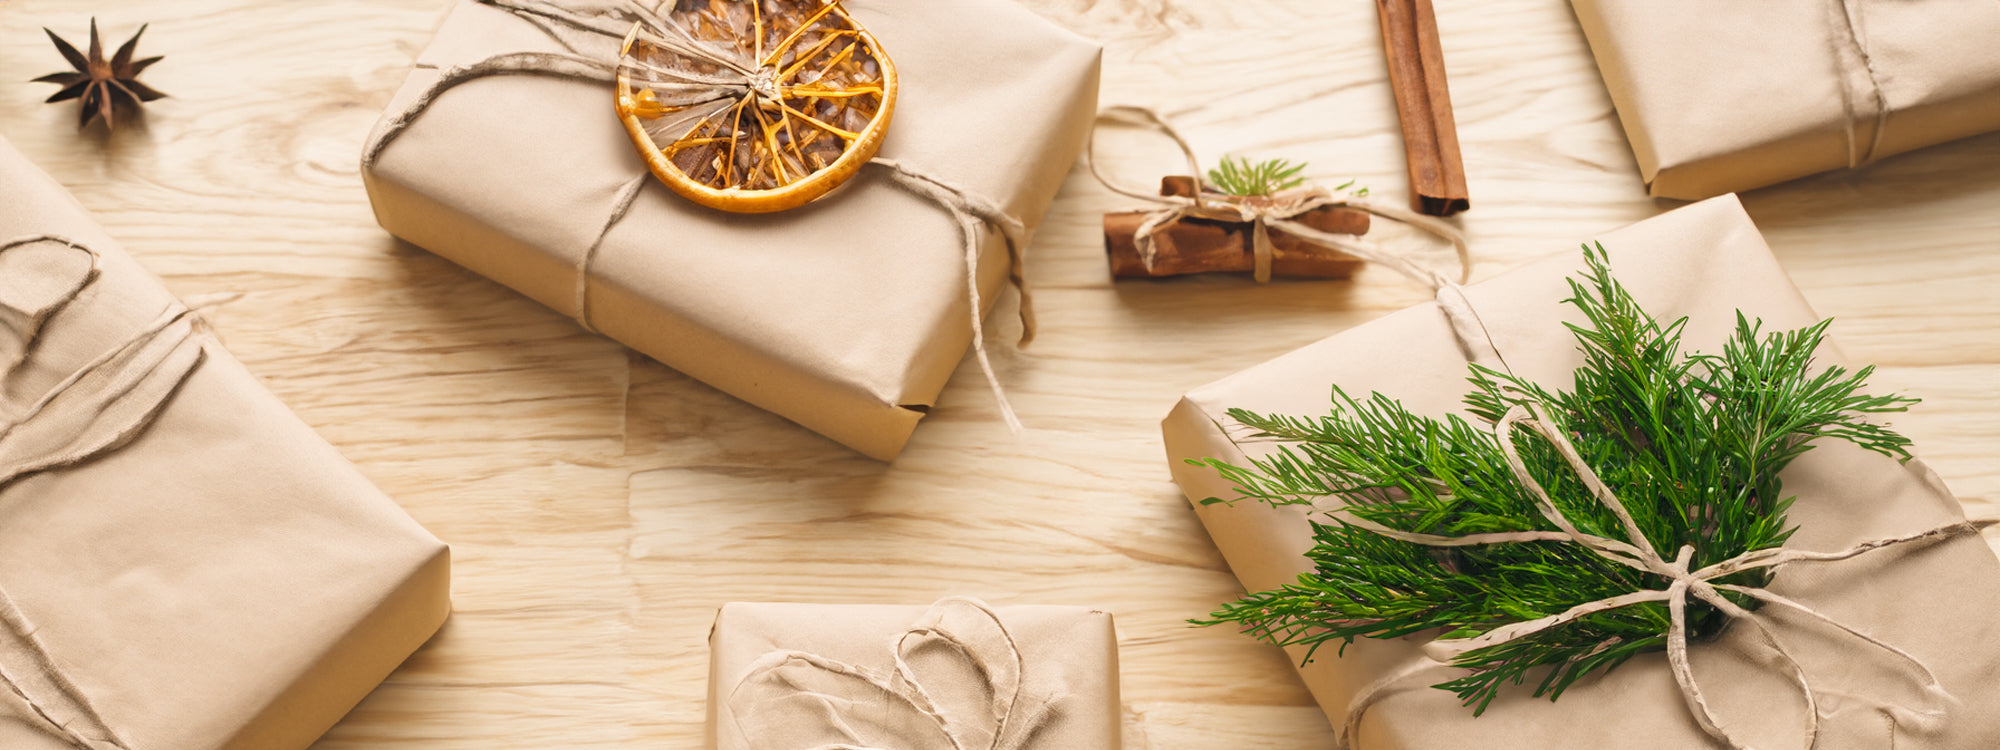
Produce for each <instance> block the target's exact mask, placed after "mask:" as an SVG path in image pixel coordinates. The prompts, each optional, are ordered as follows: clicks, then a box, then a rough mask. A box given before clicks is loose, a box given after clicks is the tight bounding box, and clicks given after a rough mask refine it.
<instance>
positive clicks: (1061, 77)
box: [364, 0, 1098, 460]
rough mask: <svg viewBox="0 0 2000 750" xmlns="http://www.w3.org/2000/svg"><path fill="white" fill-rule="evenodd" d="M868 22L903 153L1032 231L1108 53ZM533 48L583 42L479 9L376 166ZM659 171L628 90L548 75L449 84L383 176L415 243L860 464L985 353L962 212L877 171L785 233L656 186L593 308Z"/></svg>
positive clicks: (989, 259) (1023, 24)
mask: <svg viewBox="0 0 2000 750" xmlns="http://www.w3.org/2000/svg"><path fill="white" fill-rule="evenodd" d="M845 7H846V8H847V9H848V10H849V12H850V13H852V14H853V15H854V17H855V18H856V19H858V20H859V21H860V22H861V23H863V24H864V25H866V26H867V27H868V28H869V29H870V30H871V31H872V32H873V33H874V34H875V36H876V37H877V38H878V39H879V40H880V41H881V43H882V47H883V49H884V50H885V51H886V52H887V54H888V55H889V57H890V58H891V59H892V60H894V61H895V64H896V67H897V69H898V70H899V72H900V78H901V94H900V95H899V98H898V100H897V104H896V110H895V115H894V119H893V120H892V121H891V124H890V126H889V130H888V136H887V141H886V143H885V144H884V146H883V147H882V151H881V153H880V155H881V156H882V157H886V158H891V159H894V160H896V161H898V162H900V163H902V164H904V165H907V166H909V167H911V168H913V169H916V170H919V171H921V172H923V173H925V174H927V175H931V176H935V177H938V178H941V179H943V180H945V181H947V182H950V183H953V184H955V185H957V186H959V187H961V188H964V189H966V190H968V191H970V192H971V193H973V194H976V195H979V196H983V197H984V198H986V199H989V200H991V201H994V202H996V203H997V204H998V205H1000V206H1001V207H1003V208H1004V209H1005V210H1006V212H1007V213H1008V214H1010V215H1012V216H1014V217H1016V218H1018V219H1020V220H1022V221H1023V222H1024V223H1025V225H1026V226H1027V227H1028V228H1030V229H1032V228H1033V227H1034V226H1035V225H1036V224H1037V223H1038V222H1039V221H1040V220H1041V217H1042V214H1043V212H1044V211H1045V210H1046V209H1047V207H1048V205H1049V202H1050V201H1051V200H1052V199H1053V198H1054V197H1055V194H1056V190H1057V188H1058V187H1059V186H1060V185H1061V184H1062V181H1063V177H1064V175H1065V174H1066V173H1067V172H1068V171H1069V168H1070V165H1071V163H1072V162H1074V161H1075V159H1076V155H1077V154H1078V153H1079V152H1080V151H1081V149H1082V146H1083V138H1084V134H1085V132H1086V131H1087V129H1088V128H1089V125H1090V122H1091V118H1092V117H1093V116H1094V115H1095V110H1096V100H1097V77H1098V48H1097V47H1096V45H1094V44H1091V43H1089V42H1087V41H1085V40H1083V39H1081V38H1078V37H1077V36H1075V35H1074V34H1071V33H1070V32H1068V31H1065V30H1063V29H1059V28H1056V27H1055V26H1053V25H1051V24H1049V23H1048V22H1047V21H1044V20H1043V19H1041V18H1039V17H1037V16H1036V15H1035V14H1033V13H1031V12H1029V11H1028V10H1026V9H1024V8H1022V7H1020V6H1019V5H1018V4H1017V3H1016V2H1014V0H925V1H924V2H908V1H907V0H846V2H845ZM618 41H619V40H617V39H606V38H602V37H598V38H591V39H585V40H583V41H582V42H580V43H581V44H583V45H584V46H582V47H581V48H580V52H581V53H583V54H584V55H585V56H587V57H590V58H592V59H605V60H610V61H616V59H617V44H618ZM573 43H577V42H573ZM526 51H539V52H556V53H561V52H564V47H563V46H562V45H561V44H560V43H558V41H557V40H556V39H554V38H552V36H551V35H549V34H547V33H544V32H543V31H542V30H541V29H539V28H538V27H537V26H536V25H535V24H532V23H529V22H528V21H526V20H524V19H523V18H522V17H520V16H516V15H514V14H512V13H510V12H508V11H506V10H502V9H500V8H496V7H492V6H490V5H484V4H481V3H478V2H473V1H472V0H464V1H462V2H460V3H459V4H458V5H457V6H456V7H455V8H454V9H453V10H452V11H451V14H450V16H449V17H448V18H447V19H446V20H445V22H444V25H443V27H442V28H440V29H439V30H438V33H437V37H436V38H435V40H434V41H432V43H431V45H430V47H429V48H427V49H426V50H425V51H424V52H423V54H422V55H421V56H420V57H419V58H418V60H417V67H416V69H415V70H414V71H412V72H411V74H410V76H409V79H408V80H407V81H406V82H405V83H404V85H403V87H402V89H401V90H400V91H399V92H397V94H396V96H395V98H394V99H393V100H392V102H391V104H390V105H389V108H388V113H387V115H386V116H385V117H384V119H383V123H384V125H383V126H382V127H378V128H377V131H376V134H375V136H374V137H371V139H370V141H371V146H370V148H371V149H373V148H374V146H373V142H374V141H376V140H379V139H380V137H381V135H382V133H383V127H386V126H387V125H388V123H390V122H392V121H394V120H396V119H398V118H402V117H407V116H409V115H410V114H411V109H412V105H413V104H414V103H416V102H417V100H418V98H419V97H420V96H421V95H422V93H423V92H424V91H425V90H426V89H427V88H428V87H429V86H430V85H431V84H432V82H433V81H435V80H437V79H438V78H439V76H440V69H445V70H449V69H451V68H453V67H454V66H467V65H471V64H474V63H477V62H479V61H481V60H485V59H487V58H490V57H492V56H494V55H496V54H502V53H512V52H526ZM645 174H647V171H646V167H645V164H644V163H643V162H642V161H641V160H640V157H639V154H638V152H637V151H636V150H635V149H634V148H633V146H632V142H631V139H630V137H629V136H627V134H626V132H625V130H624V129H623V128H622V126H621V125H620V124H619V122H618V120H617V118H616V116H615V113H614V111H613V107H612V86H611V85H610V84H608V83H598V82H596V81H587V80H566V79H558V78H551V77H548V76H538V75H499V76H492V77H487V78H482V79H479V80H475V81H471V82H468V83H465V84H463V85H459V86H457V87H456V88H453V89H450V90H449V91H447V92H445V93H444V94H443V95H441V96H439V97H437V98H436V100H435V101H434V102H433V103H432V104H431V105H430V106H429V108H428V109H427V110H426V111H423V112H422V113H421V116H419V117H418V118H417V119H416V120H415V121H414V123H413V124H412V125H410V126H409V128H408V129H407V130H405V131H403V132H402V133H401V134H400V135H399V136H397V137H396V139H395V140H393V141H391V142H389V144H388V146H387V147H386V148H384V149H383V150H382V151H381V152H380V155H379V156H378V157H376V158H375V160H374V161H373V163H372V164H367V163H365V164H364V177H365V179H366V182H367V185H368V191H369V195H370V197H371V199H372V200H373V201H374V205H375V214H376V218H377V219H378V220H379V221H380V222H381V224H382V226H383V227H385V228H387V229H388V230H389V231H390V232H391V233H393V234H395V235H396V236H398V237H402V238H403V239H406V240H409V241H410V242H412V243H414V244H416V245H419V246H421V247H424V248H426V249H429V250H431V251H432V252H435V253H437V254H439V255H442V256H444V257H446V258H449V259H451V260H452V261H454V262H457V263H459V264H460V265H463V266H465V267H466V268H469V269H471V270H473V271H475V272H478V273H480V274H482V275H484V276H487V277H489V278H491V279H493V280H495V281H498V282H500V283H502V284H505V285H507V286H509V287H512V288H514V289H516V290H518V291H520V292H522V293H523V294H526V295H528V296H529V297H533V298H534V299H536V300H538V301H540V302H542V303H543V304H546V305H548V306H550V307H553V308H555V309H556V310H559V311H562V312H564V313H568V314H570V315H572V316H573V317H579V319H583V320H586V321H587V322H588V323H589V324H590V325H592V326H594V327H595V328H596V329H597V330H599V331H601V332H603V333H604V334H605V335H607V336H610V337H611V338H614V339H617V340H619V341H621V342H624V343H625V344H627V345H629V346H631V347H632V348H634V349H637V350H639V351H640V352H643V353H645V354H646V355H648V356H651V357H653V358H654V359H657V360H659V361H660V362H662V363H665V364H666V365H667V366H669V367H673V368H674V369H677V370H680V371H682V372H685V373H687V374H689V375H692V376H694V377H695V378H697V379H699V380H701V381H703V382H706V383H708V384H710V385H713V386H715V387H717V388H720V389H722V390H723V391H727V392H728V393H730V394H732V395H735V396H737V397H739V398H742V399H743V400H745V401H748V402H750V403H752V404H756V405H757V406H760V407H762V408H765V409H769V410H771V411H773V412H776V413H777V414H779V415H781V416H783V417H785V418H787V419H790V420H792V421H794V422H797V423H799V424H801V425H804V426H806V427H808V428H810V429H812V430H814V431H816V432H819V433H821V434H824V435H826V436H828V437H831V438H833V439H834V440H837V441H839V442H841V443H844V444H846V445H848V446H851V447H853V448H854V449H855V450H858V451H860V452H862V453H865V454H867V455H869V456H873V457H875V458H878V459H883V460H887V459H890V458H893V457H895V455H896V454H897V453H898V452H899V451H901V450H902V447H903V445H904V443H905V441H907V440H908V439H909V436H910V433H911V431H912V430H914V429H915V428H916V424H917V421H918V420H920V419H922V418H923V416H924V414H925V413H926V412H927V410H928V409H929V408H930V406H931V405H932V404H933V403H934V402H935V401H936V398H937V395H938V392H939V391H940V390H942V389H943V387H944V383H945V380H946V379H947V378H948V377H949V376H950V375H951V372H952V370H953V369H955V368H956V367H957V365H958V363H959V360H960V359H961V357H963V355H964V354H965V351H966V346H967V345H968V343H969V342H970V341H971V336H972V331H971V322H970V308H969V302H968V295H967V291H968V290H967V288H966V283H967V282H966V275H967V274H966V261H965V251H964V249H963V247H964V244H963V240H962V239H961V238H962V235H961V234H960V229H959V225H958V223H957V221H956V220H955V219H954V218H953V216H952V215H951V214H950V213H947V212H946V211H945V210H944V209H943V208H941V207H940V206H939V205H938V204H937V203H934V202H932V201H931V200H930V199H927V198H925V197H922V196H919V195H917V194H915V193H912V192H910V191H909V190H908V189H906V188H903V187H900V186H898V185H897V184H895V183H894V182H893V181H892V180H891V179H890V178H889V177H888V175H887V173H886V171H885V170H883V169H881V168H880V167H878V166H868V167H865V168H864V169H863V170H862V172H861V173H860V174H859V175H858V176H857V177H855V178H854V180H853V181H851V182H850V183H848V184H847V185H845V186H843V187H841V188H840V189H838V190H836V191H835V192H834V193H832V194H830V195H828V196H826V197H825V198H822V199H820V200H819V201H816V202H814V203H811V204H808V205H806V206H805V207H802V208H799V209H794V210H791V211H786V212H782V213H777V214H763V215H737V214H728V213H723V212H719V211H715V210H712V209H708V208H704V207H702V206H699V205H695V204H694V203H691V202H689V201H686V200H683V199H682V198H680V197H678V196H676V195H674V194H672V193H671V192H669V191H668V190H667V189H666V187H665V186H664V185H662V184H659V183H657V182H656V181H652V180H647V181H646V182H645V184H644V187H643V188H642V191H643V192H642V193H641V194H640V195H639V196H638V199H637V202H636V203H635V204H633V205H632V207H631V210H630V212H629V213H627V214H626V215H625V216H624V217H623V218H622V219H620V220H618V221H617V222H615V223H614V224H612V226H611V228H610V230H609V232H608V233H606V234H604V236H603V238H602V244H601V245H600V246H599V248H598V250H597V251H596V253H595V255H594V256H592V258H591V260H590V261H589V262H588V264H587V265H588V267H589V269H590V271H589V285H588V292H587V294H588V297H587V299H586V300H584V301H583V303H582V304H581V305H580V304H579V294H578V289H577V275H578V270H577V269H578V267H579V264H580V263H582V261H583V258H584V254H585V253H586V252H588V250H589V248H591V246H592V244H593V242H594V241H596V240H597V238H598V235H599V233H600V232H604V227H605V225H606V220H607V218H609V216H610V214H611V213H612V210H613V205H614V203H615V202H616V200H617V198H618V197H620V192H621V189H622V188H623V187H624V186H625V185H627V184H628V183H630V182H631V181H632V180H633V179H634V178H635V177H639V176H642V175H645ZM982 234H983V235H984V239H983V240H982V242H983V248H982V253H983V254H982V256H981V261H980V271H979V274H978V276H979V292H980V299H981V300H982V301H983V303H989V304H990V303H991V301H992V300H993V299H994V298H995V297H996V296H997V295H998V293H999V292H1000V290H1001V288H1002V285H1003V283H1004V281H1005V279H1006V277H1007V275H1008V271H1009V263H1008V256H1007V252H1006V248H1005V245H1004V243H1003V242H1002V241H1001V239H1000V238H999V237H998V236H997V235H996V233H995V232H993V231H991V228H990V227H988V228H985V229H984V230H983V231H982ZM580 307H582V308H583V309H581V310H580V309H579V308H580ZM580 312H581V313H584V314H582V315H579V313H580Z"/></svg>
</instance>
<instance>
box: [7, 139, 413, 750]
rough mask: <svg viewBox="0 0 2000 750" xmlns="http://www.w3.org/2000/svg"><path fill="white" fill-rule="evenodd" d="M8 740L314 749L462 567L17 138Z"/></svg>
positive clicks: (43, 746) (54, 748)
mask: <svg viewBox="0 0 2000 750" xmlns="http://www.w3.org/2000/svg"><path fill="white" fill-rule="evenodd" d="M0 194H4V195H6V196H7V200H5V201H0V248H4V249H0V378H4V379H3V380H0V623H4V626H0V682H4V683H5V686H6V688H7V689H5V690H0V747H6V748H9V749H10V750H74V748H79V747H81V748H90V749H91V750H189V749H192V748H201V749H211V748H217V749H228V750H298V749H301V748H305V747H306V746H308V745H310V744H312V743H313V742H314V741H315V740H317V739H318V738H319V736H320V735H321V734H323V733H325V732H326V730H327V729H328V728H329V727H331V726H332V725H333V724H334V722H336V721H338V720H339V719H340V717H341V716H343V715H345V714H346V713H347V712H348V710H349V709H351V708H353V707H354V705H355V704H356V703H357V702H359V701H360V700H361V699H362V698H363V697H364V696H366V695H367V694H368V692H369V691H370V690H373V689H374V688H375V686H376V685H377V684H378V683H380V682H381V681H382V680H383V678H385V677H387V676H388V675H389V673H390V671H391V670H394V669H395V668H396V667H397V665H399V664H401V663H402V662H403V660H404V659H405V658H406V657H408V656H409V655H410V653H411V652H413V651H415V650H416V649H417V647H418V646H421V645H422V644H423V643H424V642H425V641H426V640H428V639H429V638H430V637H431V635H432V634H433V633H434V632H436V631H437V629H438V627H439V626H440V625H441V624H442V623H443V622H444V620H445V617H446V616H447V614H448V613H449V612H450V610H451V602H450V597H449V589H450V556H449V553H448V550H447V549H446V548H445V546H444V545H443V544H441V543H439V542H438V540H437V539H436V538H435V537H432V536H431V535H430V534H429V533H427V532H425V531H424V529H423V528H421V527H419V526H418V525H417V524H416V522H415V521H412V520H411V519H410V517H409V516H408V515H407V514H405V513H404V512H403V510H402V508H400V507H397V505H396V504H395V503H394V502H392V501H391V500H390V499H389V498H387V497H385V496H383V494H382V493H381V491H379V490H377V489H376V488H375V487H374V486H372V485H370V484H369V483H368V481H367V480H366V479H364V478H363V477H362V476H361V474H360V473H359V472H358V471H356V470H355V468H354V466H353V465H351V464H349V463H348V462H347V461H346V460H344V459H342V458H341V457H340V455H339V454H337V453H335V452H334V450H333V448H332V447H331V446H328V445H327V444H326V442H325V441H323V440H321V439H320V438H319V436H317V435H315V434H313V432H312V430H311V429H309V428H307V427H306V425H305V424H303V423H301V422H300V421H299V419H298V418H297V417H295V416H293V415H292V413H291V412H290V411H289V410H287V409H286V408H285V406H284V405H283V404H281V403H279V402H278V401H277V399H275V398H273V397H272V396H271V394H270V393H269V392H268V391H266V390H265V389H264V388H263V386H261V385H259V384H258V383H257V381H256V379H255V378H253V377H252V376H251V375H250V373H249V372H247V371H245V370H244V369H243V366H242V365H241V364H239V363H238V362H237V361H236V360H235V359H233V358H232V357H230V356H229V353H228V352H226V351H224V350H223V349H222V347H221V346H219V345H217V344H216V343H215V342H214V341H213V340H212V339H210V338H209V337H208V336H207V335H206V334H204V333H201V332H199V330H198V329H197V328H196V320H195V317H194V313H193V312H192V311H190V310H189V309H188V308H187V307H186V306H185V305H183V304H182V303H181V302H179V301H178V300H176V299H174V297H173V295H172V294H169V293H168V292H167V290H166V289H165V288H164V287H162V286H161V285H160V283H159V281H158V280H156V279H155V278H154V277H153V276H152V275H151V274H149V273H147V272H146V271H145V270H144V269H142V268H140V267H139V266H138V265H137V264H135V263H134V262H133V261H132V259H131V258H130V257H128V256H126V255H125V253H124V252H123V251H122V250H120V249H119V247H118V245H117V243H116V242H113V241H112V240H111V238H110V237H108V236H106V235H105V234H104V232H103V230H101V229H99V228H98V227H97V225H96V224H95V223H93V222H92V221H91V219H90V218H89V217H88V216H87V215H85V214H84V212H83V209H82V208H81V207H80V206H78V205H77V204H76V202H75V201H74V200H72V199H71V198H70V197H69V195H68V194H67V193H65V192H64V191H63V189H62V188H61V187H60V186H58V185H57V184H55V182H53V181H52V180H50V179H49V178H48V176H47V175H45V174H42V173H41V172H40V171H39V170H37V169H36V168H35V167H34V165H32V164H30V163H28V161H27V160H26V159H25V158H23V157H22V156H21V154H20V153H19V152H17V151H15V150H14V148H13V147H12V146H11V145H8V144H6V143H5V142H4V141H0Z"/></svg>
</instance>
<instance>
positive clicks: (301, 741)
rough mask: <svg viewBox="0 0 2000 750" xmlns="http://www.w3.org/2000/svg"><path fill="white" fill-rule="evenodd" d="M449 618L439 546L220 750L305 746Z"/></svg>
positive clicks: (444, 557)
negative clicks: (392, 591) (400, 584)
mask: <svg viewBox="0 0 2000 750" xmlns="http://www.w3.org/2000/svg"><path fill="white" fill-rule="evenodd" d="M450 616H451V549H450V548H449V547H447V546H445V545H444V544H442V543H440V544H439V545H438V546H437V549H436V552H435V553H434V554H433V555H432V556H431V557H430V559H428V560H425V561H424V563H423V565H421V566H420V567H418V568H417V569H415V570H412V571H411V572H410V575H409V576H408V577H407V578H405V579H404V583H403V585H402V586H399V587H397V589H396V590H395V592H394V593H392V594H390V595H389V596H388V597H385V598H383V600H382V603H381V604H380V605H379V606H377V607H376V608H375V610H374V611H372V612H368V613H366V614H365V615H363V616H361V617H358V618H356V619H355V621H354V622H353V624H352V626H351V627H350V628H349V629H348V630H347V632H346V634H345V636H344V637H342V638H341V639H340V641H339V642H338V643H337V644H336V645H335V646H334V647H333V648H331V649H328V650H327V651H326V652H325V653H324V654H322V655H321V656H320V659H319V660H318V661H317V662H315V663H314V664H313V665H312V668H311V669H309V670H307V671H306V672H304V673H302V674H300V675H299V676H298V679H296V680H294V681H293V682H292V686H291V687H290V688H288V689H286V690H285V691H284V692H283V693H281V694H279V695H277V696H274V697H273V698H272V700H271V703H270V704H269V705H267V706H265V708H264V710H263V711H262V712H261V713H259V714H258V718H257V720H256V721H253V722H251V723H250V724H249V725H248V726H246V727H244V728H243V731H241V732H238V733H237V734H236V736H235V737H232V738H230V740H229V742H228V744H225V745H223V748H224V750H270V749H271V748H286V747H306V746H308V745H311V744H312V743H313V742H314V741H315V740H317V739H319V737H320V736H321V735H324V734H326V732H327V730H329V729H332V728H333V726H334V725H335V724H336V723H338V722H339V721H340V720H341V718H342V717H345V716H346V715H347V714H348V712H349V711H352V710H354V707H355V706H357V705H360V703H361V701H362V699H364V698H366V697H368V694H369V693H371V692H373V691H374V690H375V688H376V687H377V686H379V685H381V684H382V682H383V681H385V680H387V679H388V678H389V676H390V675H391V674H393V673H394V672H395V671H396V669H397V668H398V667H400V666H402V664H403V662H404V661H406V660H407V659H408V658H409V654H410V653H413V652H414V651H415V649H416V647H418V646H421V645H423V644H424V643H425V642H427V641H429V640H430V639H431V637H432V636H434V635H436V634H437V632H438V631H439V630H440V629H441V628H443V627H444V623H445V620H446V619H448V618H449V617H450Z"/></svg>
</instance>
